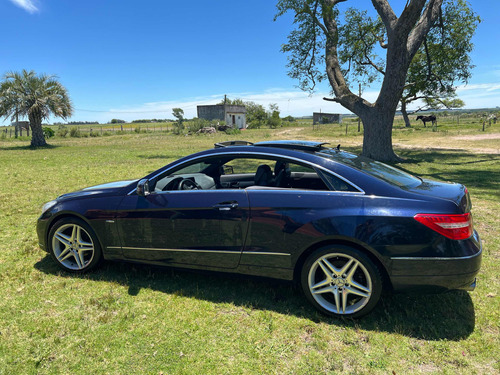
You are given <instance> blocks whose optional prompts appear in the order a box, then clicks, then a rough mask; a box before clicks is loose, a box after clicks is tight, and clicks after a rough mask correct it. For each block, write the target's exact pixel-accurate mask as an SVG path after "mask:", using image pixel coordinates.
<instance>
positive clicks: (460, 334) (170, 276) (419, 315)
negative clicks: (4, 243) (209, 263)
mask: <svg viewBox="0 0 500 375" xmlns="http://www.w3.org/2000/svg"><path fill="white" fill-rule="evenodd" d="M35 268H36V269H38V270H39V271H41V272H43V273H46V274H51V275H57V276H58V277H68V278H79V279H85V280H91V281H96V282H106V283H111V284H115V283H118V284H120V285H123V286H125V287H128V293H129V295H131V296H135V295H138V294H139V293H140V292H141V290H142V289H151V290H155V291H158V292H161V293H165V294H170V295H176V296H184V297H190V298H197V299H200V300H205V301H210V302H212V303H215V304H221V305H222V304H231V305H234V306H236V307H240V308H242V309H245V310H246V311H247V312H248V313H249V314H252V312H254V311H265V310H270V311H275V312H277V313H280V314H285V315H294V316H297V317H299V318H303V319H309V320H311V321H313V322H316V323H319V322H322V323H326V324H331V325H336V326H342V327H351V328H360V329H365V330H369V331H378V332H384V331H385V332H388V333H397V334H401V335H404V336H408V337H413V338H418V339H426V340H442V339H447V340H456V341H457V340H462V339H464V338H467V337H468V336H469V335H470V334H471V333H472V332H473V331H474V326H475V312H474V305H473V303H472V300H471V298H470V296H469V294H468V293H467V292H463V291H453V292H448V293H440V294H415V293H410V294H387V295H384V296H383V297H382V300H381V301H380V303H379V304H378V305H377V307H376V308H375V309H374V310H373V311H372V312H371V313H370V314H369V315H367V316H365V317H363V318H361V319H357V320H353V319H347V318H340V319H336V318H329V317H326V316H324V315H322V314H320V313H319V312H317V311H316V310H315V309H314V308H313V307H312V306H311V305H310V304H309V302H308V301H307V300H306V299H305V297H304V296H303V295H302V293H301V291H300V289H299V288H297V287H295V286H294V285H293V284H292V283H289V282H283V281H277V280H271V279H262V278H256V277H246V276H239V275H231V274H224V273H213V272H201V271H187V270H179V269H172V268H167V267H165V268H163V267H161V268H160V267H154V266H147V265H139V264H128V263H117V262H116V263H115V262H104V264H102V265H101V267H100V268H99V269H98V270H96V271H94V272H91V273H87V274H84V275H77V274H71V273H67V272H64V271H61V270H60V269H59V268H58V267H57V265H56V264H55V263H54V262H53V261H52V259H51V258H50V256H46V257H44V258H43V259H42V260H40V261H39V262H38V263H36V264H35ZM221 308H222V307H221Z"/></svg>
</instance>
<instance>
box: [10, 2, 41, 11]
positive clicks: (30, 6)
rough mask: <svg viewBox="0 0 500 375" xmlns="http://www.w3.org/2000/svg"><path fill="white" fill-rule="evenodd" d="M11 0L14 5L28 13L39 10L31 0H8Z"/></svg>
mask: <svg viewBox="0 0 500 375" xmlns="http://www.w3.org/2000/svg"><path fill="white" fill-rule="evenodd" d="M10 1H11V2H13V3H14V4H15V5H17V6H18V7H20V8H23V9H24V10H25V11H27V12H28V13H31V14H33V13H36V12H38V11H39V9H38V7H37V6H36V5H35V3H34V1H33V0H10Z"/></svg>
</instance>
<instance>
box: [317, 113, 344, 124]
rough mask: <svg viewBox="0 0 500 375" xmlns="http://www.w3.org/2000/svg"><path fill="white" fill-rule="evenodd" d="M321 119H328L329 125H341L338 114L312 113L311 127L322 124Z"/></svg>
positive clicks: (340, 118)
mask: <svg viewBox="0 0 500 375" xmlns="http://www.w3.org/2000/svg"><path fill="white" fill-rule="evenodd" d="M323 117H326V118H327V119H328V123H329V124H333V123H337V124H340V123H342V115H341V114H339V113H320V112H314V113H313V125H316V124H322V123H323Z"/></svg>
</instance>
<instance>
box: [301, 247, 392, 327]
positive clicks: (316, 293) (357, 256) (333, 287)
mask: <svg viewBox="0 0 500 375" xmlns="http://www.w3.org/2000/svg"><path fill="white" fill-rule="evenodd" d="M301 286H302V290H303V292H304V294H305V296H306V298H307V299H308V300H309V301H310V302H311V303H312V305H313V306H314V307H315V308H316V309H318V310H319V311H320V312H322V313H324V314H326V315H329V316H334V317H341V316H344V317H350V318H358V317H361V316H363V315H365V314H367V313H368V312H370V311H371V310H372V309H373V308H374V307H375V305H376V304H377V302H378V301H379V299H380V295H381V293H382V278H381V276H380V271H379V269H378V267H377V266H376V265H375V264H374V263H373V262H372V261H371V260H370V258H369V257H368V256H367V255H366V254H364V253H363V252H361V251H359V250H356V249H353V248H350V247H345V246H328V247H322V248H320V249H317V250H316V251H314V252H313V253H312V254H311V255H310V256H309V257H308V258H307V259H306V261H305V262H304V265H303V267H302V271H301Z"/></svg>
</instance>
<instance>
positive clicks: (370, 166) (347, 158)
mask: <svg viewBox="0 0 500 375" xmlns="http://www.w3.org/2000/svg"><path fill="white" fill-rule="evenodd" d="M318 155H320V156H324V157H328V158H329V159H332V160H335V161H338V162H340V163H343V164H346V165H348V166H350V167H353V168H356V169H358V170H360V171H362V172H365V173H367V174H369V175H372V176H373V177H376V178H378V179H381V180H383V181H385V182H388V183H390V184H392V185H396V186H399V187H405V188H411V187H415V186H418V185H420V183H421V180H420V179H419V178H418V177H415V176H413V175H411V174H409V173H407V172H404V171H402V170H401V169H398V168H395V167H392V166H390V165H387V164H384V163H381V162H379V161H375V160H372V159H369V158H366V157H364V156H359V155H355V154H351V153H349V152H344V151H341V152H338V151H336V150H322V151H321V152H319V153H318Z"/></svg>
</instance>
